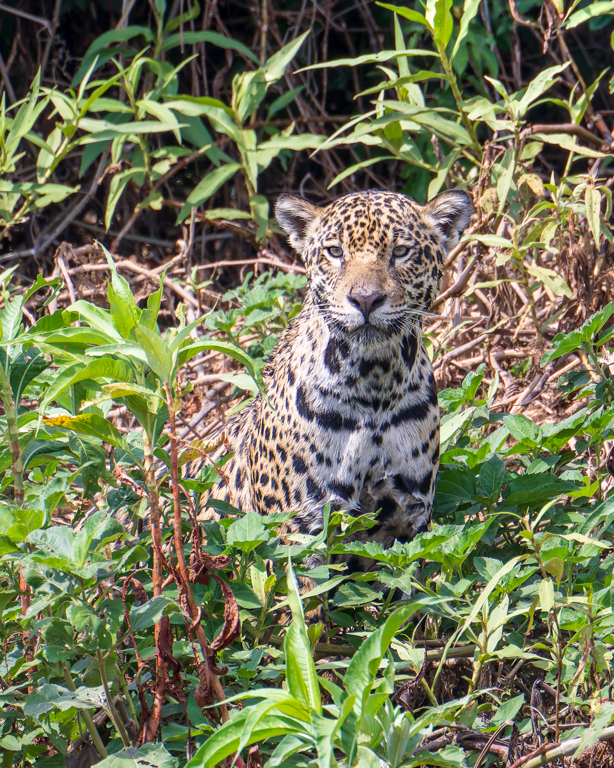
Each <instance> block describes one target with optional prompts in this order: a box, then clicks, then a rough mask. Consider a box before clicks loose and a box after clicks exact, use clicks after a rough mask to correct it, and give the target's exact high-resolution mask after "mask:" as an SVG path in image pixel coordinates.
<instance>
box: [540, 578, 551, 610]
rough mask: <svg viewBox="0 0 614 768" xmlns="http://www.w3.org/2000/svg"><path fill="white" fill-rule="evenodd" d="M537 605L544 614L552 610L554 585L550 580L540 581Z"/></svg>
mask: <svg viewBox="0 0 614 768" xmlns="http://www.w3.org/2000/svg"><path fill="white" fill-rule="evenodd" d="M539 604H540V607H541V609H542V611H545V612H546V613H550V611H551V610H552V609H553V608H554V584H553V583H552V579H550V578H548V579H542V580H541V582H540V584H539Z"/></svg>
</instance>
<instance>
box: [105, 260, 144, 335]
mask: <svg viewBox="0 0 614 768" xmlns="http://www.w3.org/2000/svg"><path fill="white" fill-rule="evenodd" d="M103 250H104V254H105V256H106V257H107V263H108V264H109V267H110V269H111V283H110V285H109V286H108V287H107V299H108V301H109V305H110V307H111V317H112V318H113V326H114V327H115V330H116V331H118V332H119V333H120V334H121V336H122V337H123V338H124V339H128V338H131V331H132V330H133V328H135V326H136V325H137V324H138V322H139V320H140V318H141V310H140V309H139V308H138V307H137V305H136V301H135V300H134V294H133V292H132V289H131V288H130V283H128V281H127V280H126V279H125V278H123V277H122V276H121V275H120V274H118V272H117V269H116V268H115V262H114V261H113V257H112V256H111V254H110V253H109V252H108V251H107V249H106V248H103Z"/></svg>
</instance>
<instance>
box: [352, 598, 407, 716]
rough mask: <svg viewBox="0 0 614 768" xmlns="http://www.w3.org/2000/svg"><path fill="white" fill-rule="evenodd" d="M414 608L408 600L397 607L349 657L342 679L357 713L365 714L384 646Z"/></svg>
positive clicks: (386, 647) (387, 644)
mask: <svg viewBox="0 0 614 768" xmlns="http://www.w3.org/2000/svg"><path fill="white" fill-rule="evenodd" d="M415 612H416V608H415V607H414V606H413V605H411V604H410V605H406V606H403V607H402V608H398V609H397V610H396V611H395V612H394V613H393V614H392V615H391V616H389V617H388V619H387V620H386V622H385V624H384V625H383V626H381V627H379V629H376V630H375V631H374V632H372V633H371V634H370V635H368V636H367V637H366V639H365V640H364V641H363V643H362V645H361V646H360V648H359V649H358V652H357V653H356V654H355V655H354V656H353V657H352V660H351V661H350V664H349V666H348V668H347V672H346V673H345V678H344V683H345V688H346V690H347V692H348V694H350V696H355V697H356V704H355V705H354V711H355V712H356V715H357V716H358V717H363V716H364V714H365V710H366V707H367V702H368V699H369V695H370V694H371V689H372V687H373V684H374V682H375V678H376V676H377V673H378V671H379V666H380V663H381V661H382V659H383V658H384V654H385V653H386V651H387V650H388V646H389V645H390V643H391V642H392V639H393V638H394V636H395V634H396V633H397V632H398V630H399V629H400V628H401V627H402V626H403V624H404V623H405V622H406V621H407V620H408V619H409V618H410V617H411V616H413V615H414V613H415Z"/></svg>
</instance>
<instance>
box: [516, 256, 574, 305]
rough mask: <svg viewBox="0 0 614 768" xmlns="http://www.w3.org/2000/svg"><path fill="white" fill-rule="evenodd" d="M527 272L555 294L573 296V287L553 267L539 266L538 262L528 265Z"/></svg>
mask: <svg viewBox="0 0 614 768" xmlns="http://www.w3.org/2000/svg"><path fill="white" fill-rule="evenodd" d="M527 272H528V273H529V274H530V275H533V277H536V278H537V279H538V280H541V282H542V283H543V284H544V285H545V286H546V287H547V288H549V289H550V290H551V291H552V293H553V294H554V295H555V296H567V298H568V299H571V298H572V297H573V292H572V290H571V288H570V287H569V286H568V285H567V283H566V282H565V280H564V278H562V277H561V276H560V275H559V274H558V273H557V272H555V271H554V270H553V269H548V268H547V267H539V266H537V264H529V265H527Z"/></svg>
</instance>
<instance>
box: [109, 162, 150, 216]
mask: <svg viewBox="0 0 614 768" xmlns="http://www.w3.org/2000/svg"><path fill="white" fill-rule="evenodd" d="M144 171H145V168H128V170H126V171H120V172H119V173H116V174H115V175H114V176H113V178H112V179H111V184H110V186H109V197H108V198H107V207H106V210H105V214H104V225H105V227H106V229H109V228H110V226H111V224H112V223H113V214H114V213H115V208H116V207H117V203H118V202H119V199H120V197H121V196H122V194H123V192H124V189H125V188H126V185H127V184H128V182H129V181H130V180H131V179H134V178H136V177H137V176H140V175H142V174H143V173H144Z"/></svg>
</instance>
